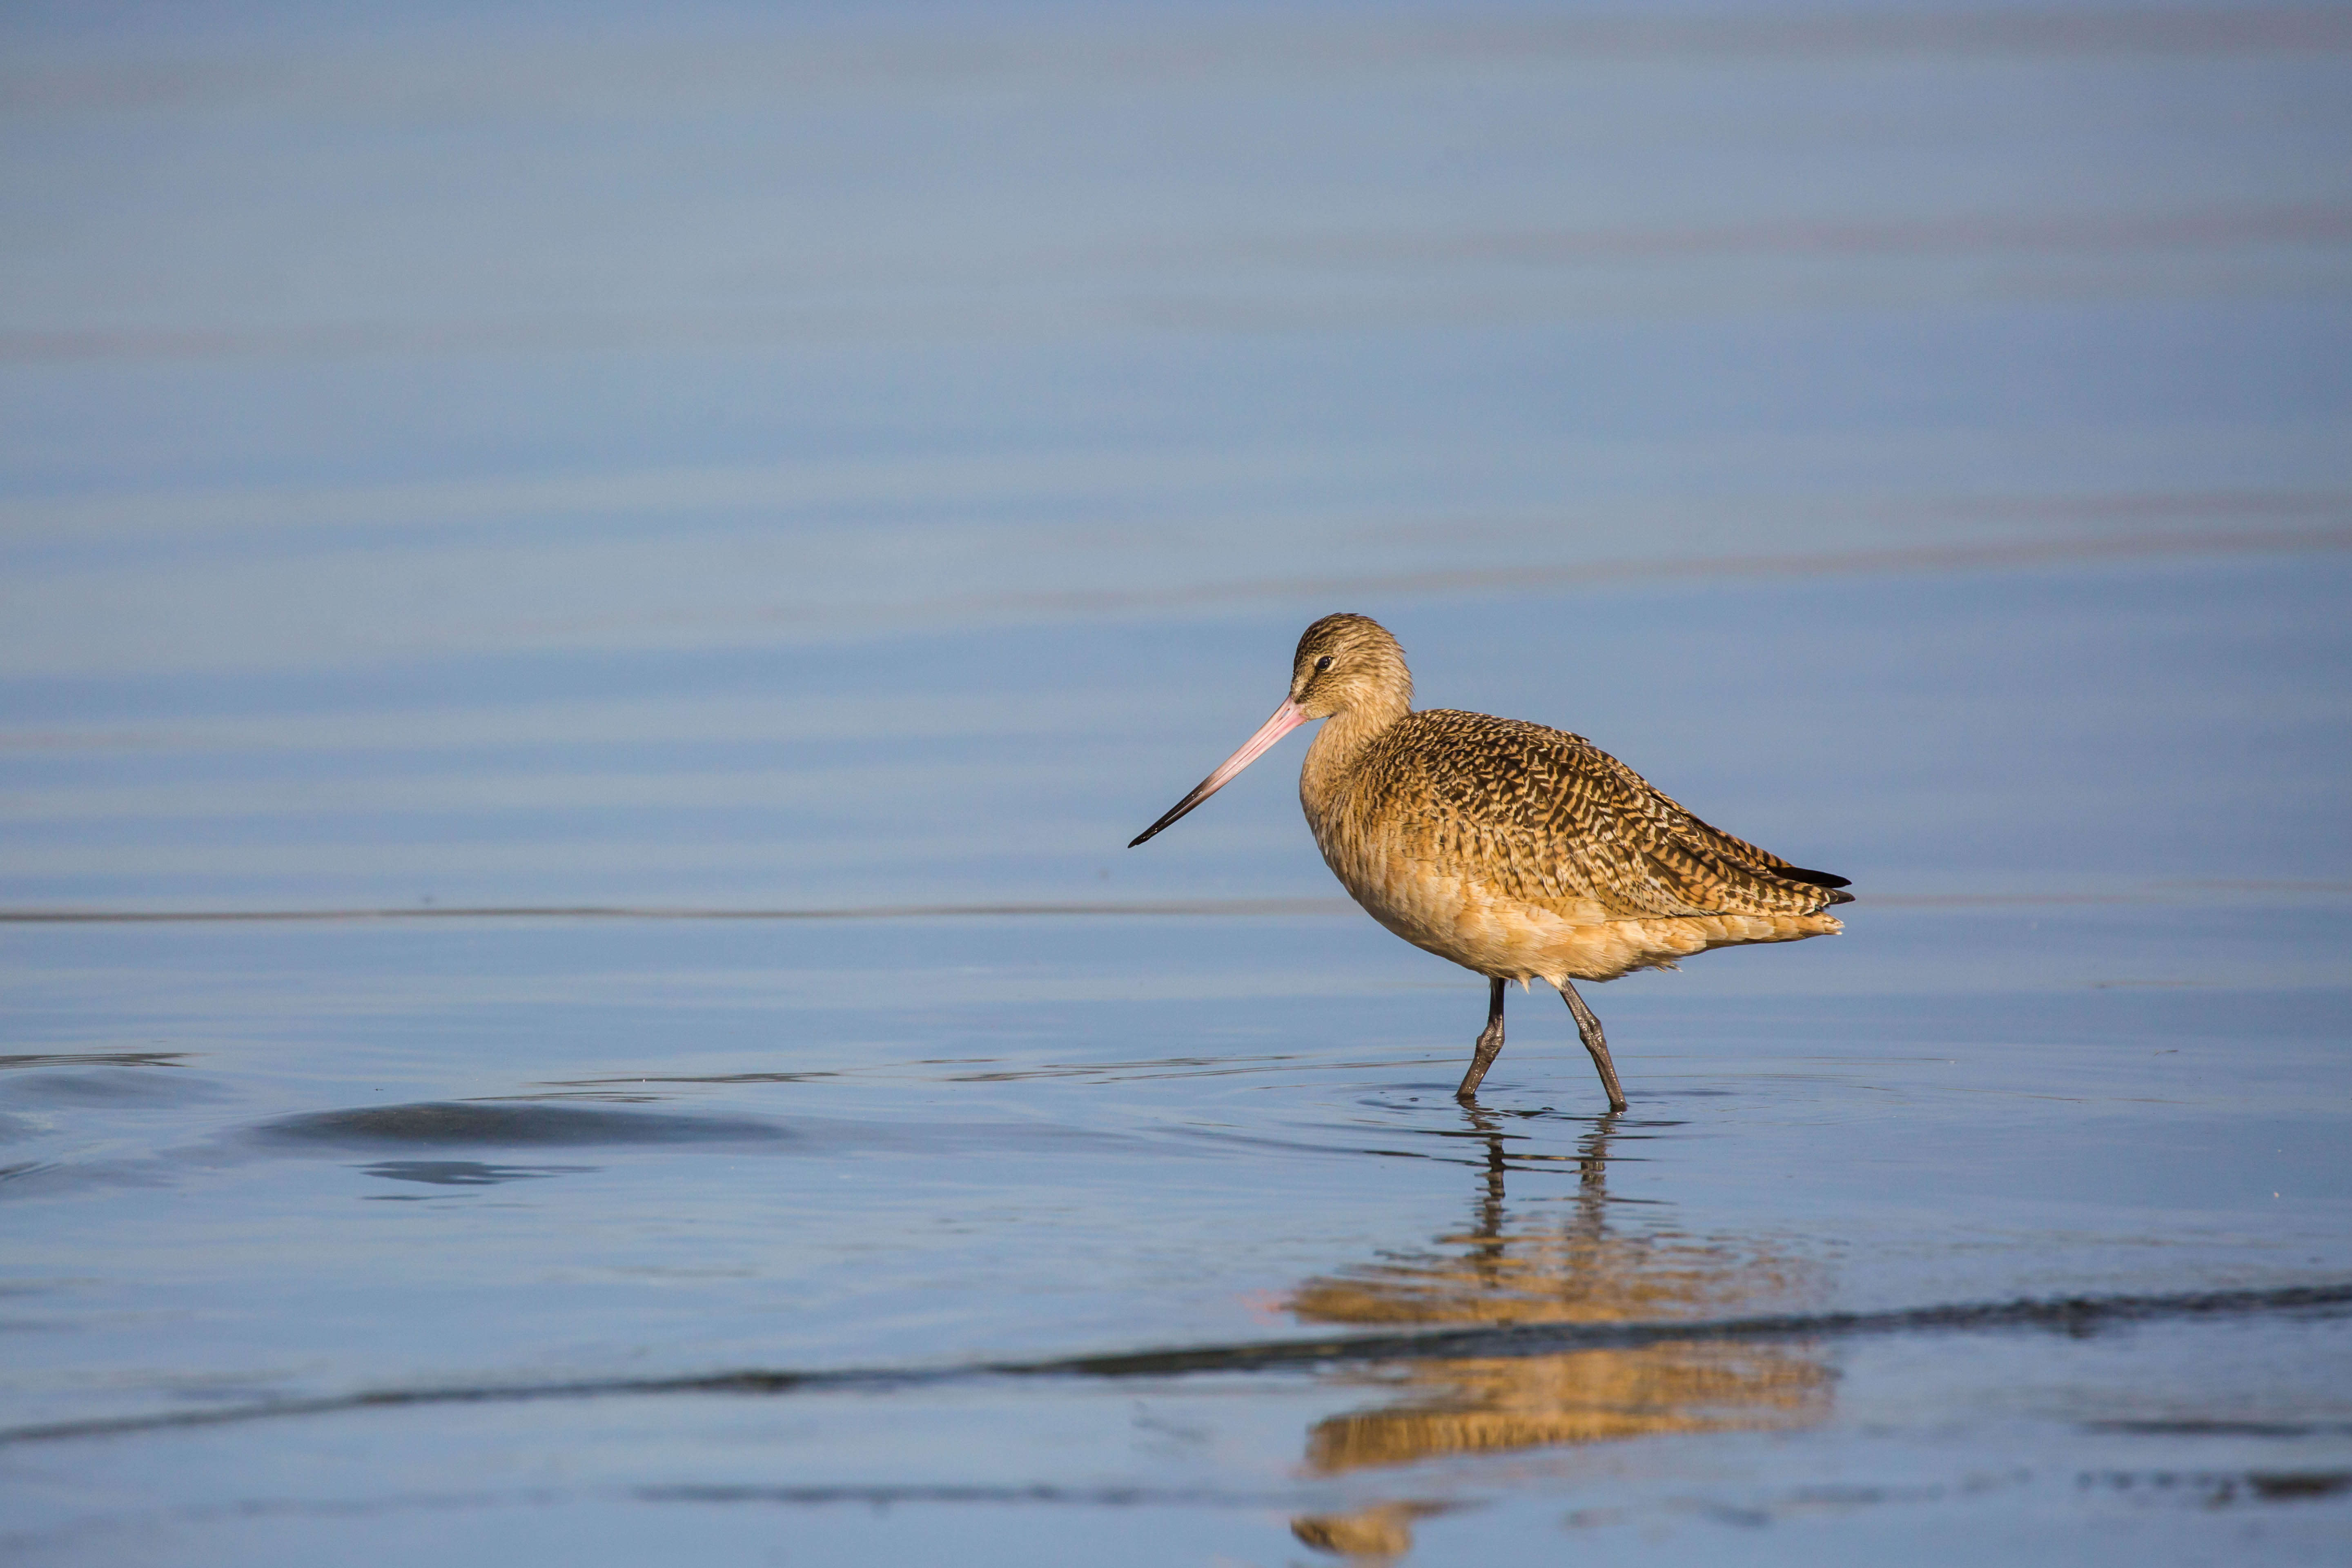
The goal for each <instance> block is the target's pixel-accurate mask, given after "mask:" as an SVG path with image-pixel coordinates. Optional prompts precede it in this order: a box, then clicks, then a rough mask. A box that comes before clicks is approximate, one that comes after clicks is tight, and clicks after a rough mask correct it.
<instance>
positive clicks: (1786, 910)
mask: <svg viewBox="0 0 2352 1568" xmlns="http://www.w3.org/2000/svg"><path fill="white" fill-rule="evenodd" d="M1313 719H1321V720H1324V721H1325V722H1324V725H1323V728H1322V731H1321V732H1320V733H1318V735H1317V736H1316V737H1315V741H1314V743H1313V744H1312V745H1310V746H1309V747H1308V748H1307V761H1306V765H1305V766H1304V767H1303V768H1302V769H1301V770H1300V773H1299V781H1298V793H1299V799H1300V802H1301V804H1303V805H1305V807H1306V809H1307V825H1308V826H1310V827H1311V828H1312V829H1313V830H1314V833H1315V842H1316V844H1317V846H1318V847H1320V848H1321V850H1322V851H1323V858H1324V861H1325V863H1326V864H1328V866H1329V867H1330V868H1331V870H1332V872H1333V874H1335V875H1336V876H1338V878H1339V880H1340V882H1341V883H1342V884H1343V885H1344V886H1345V887H1346V888H1347V889H1348V891H1349V893H1350V894H1352V895H1354V897H1355V899H1356V901H1357V902H1358V903H1360V904H1361V905H1363V907H1364V909H1365V910H1366V912H1368V913H1369V914H1370V915H1371V917H1372V918H1373V919H1374V920H1376V921H1380V922H1381V924H1382V925H1384V926H1386V927H1387V928H1388V929H1389V930H1391V931H1394V932H1396V933H1397V934H1398V935H1399V936H1401V937H1402V938H1404V939H1405V940H1406V941H1407V942H1412V943H1413V944H1414V945H1415V946H1417V947H1422V948H1426V949H1427V950H1428V951H1430V952H1434V953H1436V954H1438V955H1439V956H1440V957H1442V958H1448V959H1451V960H1453V961H1454V963H1459V964H1462V965H1463V966H1464V967H1465V968H1468V969H1473V970H1475V971H1477V972H1478V973H1481V974H1484V975H1486V976H1487V977H1488V979H1489V980H1490V981H1491V982H1492V989H1491V992H1490V997H1489V1006H1488V1016H1487V1025H1486V1033H1485V1034H1482V1035H1481V1036H1480V1037H1479V1039H1478V1047H1477V1052H1476V1055H1475V1058H1473V1060H1472V1062H1471V1066H1470V1070H1469V1072H1468V1073H1467V1074H1466V1075H1465V1077H1464V1079H1463V1081H1462V1087H1461V1089H1459V1090H1458V1091H1457V1093H1458V1094H1459V1095H1460V1096H1461V1097H1462V1098H1463V1099H1465V1100H1466V1099H1468V1098H1469V1097H1470V1096H1471V1095H1472V1094H1473V1093H1475V1091H1476V1089H1477V1086H1478V1083H1479V1080H1480V1079H1482V1078H1484V1077H1485V1075H1486V1068H1487V1066H1488V1065H1489V1064H1491V1063H1492V1062H1493V1060H1494V1058H1495V1057H1496V1055H1497V1054H1498V1053H1499V1052H1500V1051H1501V1049H1502V1043H1503V1023H1502V1020H1503V985H1504V983H1505V982H1507V981H1511V980H1517V981H1519V982H1521V983H1523V984H1524V983H1525V982H1528V981H1529V980H1535V979H1542V980H1547V981H1549V982H1550V983H1551V984H1554V985H1556V986H1558V987H1559V991H1560V994H1561V995H1562V997H1563V998H1565V999H1566V1000H1567V1002H1568V1005H1569V1007H1570V1010H1571V1011H1572V1012H1573V1013H1574V1014H1575V1015H1576V1019H1577V1026H1578V1032H1579V1034H1580V1035H1581V1036H1582V1037H1583V1039H1584V1044H1585V1046H1586V1047H1587V1049H1588V1050H1590V1051H1591V1055H1592V1058H1593V1063H1594V1066H1595V1067H1596V1068H1598V1069H1599V1070H1600V1073H1601V1082H1602V1084H1603V1086H1604V1087H1605V1088H1607V1089H1608V1090H1609V1099H1610V1103H1611V1108H1612V1110H1622V1108H1623V1106H1624V1103H1625V1102H1624V1097H1623V1094H1622V1091H1621V1090H1620V1089H1619V1088H1618V1085H1617V1078H1616V1069H1615V1068H1614V1066H1613V1065H1612V1062H1611V1060H1610V1057H1609V1051H1608V1046H1607V1043H1606V1040H1605V1039H1604V1037H1602V1034H1601V1024H1600V1020H1599V1019H1597V1018H1595V1017H1593V1016H1592V1014H1591V1009H1589V1008H1587V1007H1586V1006H1585V1005H1583V999H1582V998H1581V997H1580V996H1579V995H1578V994H1577V993H1576V988H1575V986H1574V984H1573V982H1574V981H1578V980H1593V981H1602V980H1614V979H1616V978H1617V977H1618V976H1620V975H1622V974H1628V973H1632V972H1633V971H1634V970H1637V969H1648V968H1654V967H1668V968H1671V967H1672V966H1673V965H1674V963H1675V961H1676V960H1677V959H1681V958H1685V957H1688V956H1689V955H1690V954H1692V953H1695V952H1705V951H1706V949H1708V948H1713V947H1728V946H1734V945H1738V944H1740V943H1745V942H1794V941H1798V940H1801V939H1802V938H1804V937H1809V936H1822V935H1827V934H1831V933H1833V932H1835V931H1839V930H1841V929H1842V928H1841V926H1840V925H1839V922H1838V921H1837V920H1836V919H1835V918H1833V917H1832V916H1831V915H1829V914H1827V913H1826V912H1824V911H1825V910H1828V909H1829V908H1830V906H1832V905H1833V904H1842V903H1848V902H1851V901H1852V900H1851V897H1850V895H1848V894H1845V893H1841V892H1838V891H1836V890H1835V889H1838V888H1841V887H1843V886H1844V879H1843V878H1839V877H1833V876H1831V875H1829V874H1828V873H1826V872H1821V871H1809V870H1806V869H1804V868H1801V867H1797V866H1792V865H1790V863H1789V862H1788V861H1786V860H1783V859H1781V858H1780V857H1779V856H1777V855H1771V854H1768V853H1767V852H1766V851H1764V850H1762V849H1759V848H1758V847H1756V846H1755V845H1753V844H1750V843H1748V842H1747V841H1746V840H1745V839H1741V838H1735V837H1732V836H1731V835H1730V834H1728V833H1725V832H1723V831H1722V830H1721V829H1719V828H1717V827H1714V826H1710V825H1708V824H1707V823H1705V822H1702V821H1701V820H1699V818H1697V817H1696V816H1692V815H1691V813H1690V812H1688V811H1686V810H1685V809H1684V808H1683V806H1682V805H1680V804H1678V803H1677V802H1675V800H1673V799H1672V798H1670V797H1669V796H1667V795H1664V794H1662V793H1661V792H1660V791H1658V790H1656V789H1654V788H1653V787H1652V786H1651V785H1650V784H1649V783H1648V781H1647V780H1645V779H1643V777H1642V776H1641V775H1640V774H1639V773H1635V772H1633V769H1631V768H1629V767H1627V766H1626V765H1625V764H1624V763H1621V762H1619V761H1618V760H1617V759H1616V758H1614V757H1612V756H1611V755H1609V753H1608V752H1603V751H1602V750H1601V749H1600V748H1599V747H1598V746H1595V745H1594V744H1593V743H1592V742H1590V741H1588V740H1586V739H1584V737H1582V736H1581V735H1571V734H1568V733H1566V732H1564V731H1559V730H1552V729H1547V728H1546V727H1545V726H1543V725H1541V724H1529V723H1525V722H1522V721H1518V720H1516V719H1495V718H1489V717H1488V716H1486V714H1483V713H1461V712H1454V711H1452V710H1445V709H1437V710H1431V711H1428V712H1421V713H1416V712H1413V711H1412V672H1411V671H1410V670H1408V669H1407V668H1405V662H1404V651H1403V649H1402V648H1401V647H1398V646H1397V642H1396V639H1395V638H1394V637H1391V636H1390V635H1389V633H1388V631H1387V629H1386V628H1384V627H1383V626H1381V625H1380V624H1379V623H1378V622H1376V621H1373V620H1371V619H1370V618H1369V617H1367V616H1349V615H1339V616H1324V617H1323V618H1322V619H1321V620H1319V621H1317V622H1316V623H1315V624H1314V625H1313V626H1309V627H1307V632H1306V635H1305V636H1304V637H1300V638H1299V640H1298V651H1297V655H1296V656H1295V658H1293V660H1292V664H1291V682H1290V696H1289V698H1288V700H1286V701H1285V702H1284V704H1283V705H1282V707H1281V708H1279V709H1277V710H1276V711H1275V715H1274V717H1273V718H1272V719H1269V720H1268V721H1266V723H1265V728H1263V729H1261V730H1260V731H1258V733H1257V734H1256V735H1255V736H1254V737H1252V739H1251V741H1250V742H1249V743H1248V744H1247V745H1244V747H1243V748H1242V750H1241V751H1239V752H1235V753H1234V755H1233V757H1232V758H1230V759H1228V760H1227V762H1226V763H1224V765H1223V767H1221V768H1219V769H1218V770H1217V772H1215V773H1212V774H1210V775H1209V777H1207V778H1206V779H1203V780H1202V782H1201V784H1200V786H1199V787H1198V788H1196V789H1194V790H1193V791H1192V794H1191V795H1186V796H1185V797H1184V799H1183V800H1181V801H1180V802H1178V803H1177V805H1176V806H1175V807H1174V808H1173V809H1172V810H1171V811H1170V812H1169V813H1168V815H1167V816H1163V817H1161V818H1160V820H1159V821H1158V822H1156V823H1154V824H1152V826H1150V828H1148V829H1146V830H1145V831H1144V832H1143V834H1141V835H1140V836H1139V837H1138V838H1137V839H1136V840H1135V842H1136V843H1137V844H1140V843H1142V842H1143V840H1144V839H1146V838H1149V837H1151V836H1152V835H1153V834H1155V833H1157V832H1159V831H1160V829H1161V828H1163V827H1165V826H1168V825H1169V824H1170V823H1171V822H1173V821H1175V820H1176V819H1177V818H1178V817H1180V816H1183V815H1184V814H1185V813H1186V812H1188V811H1191V810H1192V808H1193V807H1194V806H1196V805H1199V804H1200V803H1201V802H1202V801H1203V800H1206V799H1207V798H1208V797H1209V796H1210V795H1213V794H1214V793H1215V792H1216V791H1217V790H1218V789H1220V788H1222V787H1223V785H1224V784H1225V782H1226V781H1227V780H1229V779H1231V778H1232V777H1233V776H1234V774H1235V773H1239V772H1240V771H1241V770H1242V769H1243V768H1244V767H1246V766H1247V765H1248V764H1249V763H1250V762H1251V761H1252V760H1253V759H1255V757H1256V756H1258V755H1259V754H1260V753H1261V752H1264V751H1265V749H1266V748H1267V747H1268V746H1270V745H1272V744H1273V743H1274V742H1275V741H1276V740H1278V739H1280V738H1281V736H1282V735H1283V734H1284V733H1285V732H1286V731H1288V730H1290V729H1292V728H1294V727H1296V726H1297V725H1298V724H1300V723H1303V722H1305V721H1308V720H1313Z"/></svg>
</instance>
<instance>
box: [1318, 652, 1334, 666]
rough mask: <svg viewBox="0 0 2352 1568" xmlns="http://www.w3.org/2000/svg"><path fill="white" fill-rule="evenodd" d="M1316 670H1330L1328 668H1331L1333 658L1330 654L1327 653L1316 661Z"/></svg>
mask: <svg viewBox="0 0 2352 1568" xmlns="http://www.w3.org/2000/svg"><path fill="white" fill-rule="evenodd" d="M1315 668H1318V669H1328V668H1331V656H1330V655H1329V654H1328V653H1327V654H1325V655H1324V656H1323V657H1322V658H1318V659H1317V660H1316V661H1315Z"/></svg>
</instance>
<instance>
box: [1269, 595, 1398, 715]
mask: <svg viewBox="0 0 2352 1568" xmlns="http://www.w3.org/2000/svg"><path fill="white" fill-rule="evenodd" d="M1290 700H1291V701H1292V702H1293V703H1295V704H1297V708H1298V711H1299V712H1300V713H1301V714H1302V715H1303V716H1305V717H1306V718H1308V719H1328V718H1329V717H1330V716H1331V715H1332V714H1334V713H1341V712H1346V711H1349V710H1373V711H1378V710H1390V711H1391V712H1392V713H1395V714H1400V715H1401V714H1402V713H1403V712H1405V711H1406V710H1408V709H1410V708H1411V707H1412V671H1411V670H1409V669H1407V668H1405V663H1404V649H1402V647H1398V646H1397V640H1396V638H1394V637H1391V636H1390V635H1389V629H1388V628H1387V627H1386V626H1382V625H1381V623H1380V622H1378V621H1376V620H1374V619H1372V618H1371V616H1349V615H1339V616H1324V617H1323V618H1322V619H1321V620H1319V621H1318V622H1316V623H1315V624H1314V625H1313V626H1309V627H1307V630H1306V633H1305V634H1304V635H1303V636H1301V637H1299V639H1298V651H1297V653H1296V654H1294V655H1293V656H1292V657H1291V660H1290Z"/></svg>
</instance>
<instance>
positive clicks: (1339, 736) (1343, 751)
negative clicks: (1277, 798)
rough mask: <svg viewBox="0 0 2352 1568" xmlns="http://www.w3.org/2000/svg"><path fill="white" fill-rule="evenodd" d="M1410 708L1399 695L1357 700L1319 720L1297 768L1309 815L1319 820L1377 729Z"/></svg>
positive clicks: (1381, 729)
mask: <svg viewBox="0 0 2352 1568" xmlns="http://www.w3.org/2000/svg"><path fill="white" fill-rule="evenodd" d="M1410 711H1412V708H1411V705H1410V703H1409V702H1408V701H1407V700H1406V699H1405V698H1403V697H1402V696H1400V697H1397V698H1395V699H1393V700H1387V701H1377V702H1358V703H1352V704H1350V705H1349V706H1348V707H1346V708H1343V709H1341V710H1339V712H1337V713H1334V714H1332V715H1331V716H1330V717H1329V718H1328V719H1326V720H1324V721H1323V728H1322V729H1321V730H1319V731H1316V735H1315V740H1314V742H1313V743H1312V744H1310V745H1309V746H1308V747H1307V762H1306V765H1305V766H1303V767H1301V768H1300V769H1299V771H1298V798H1299V800H1300V801H1301V803H1303V804H1304V805H1306V807H1307V816H1309V817H1312V818H1315V819H1318V820H1320V819H1321V818H1322V816H1324V814H1325V813H1326V812H1327V811H1328V809H1329V807H1330V806H1331V805H1332V804H1333V803H1334V802H1335V801H1336V800H1337V799H1338V797H1339V794H1340V793H1341V792H1342V791H1343V790H1345V789H1346V788H1347V785H1348V776H1349V773H1350V772H1352V771H1353V769H1354V768H1355V766H1356V764H1357V763H1359V762H1360V761H1362V760H1363V755H1364V751H1365V749H1366V748H1367V747H1369V746H1370V744H1371V743H1372V742H1374V741H1376V740H1378V739H1379V738H1380V734H1381V731H1383V730H1385V729H1387V728H1388V727H1389V726H1390V725H1391V724H1393V723H1395V722H1396V721H1398V720H1400V719H1402V718H1403V717H1404V716H1405V715H1406V714H1407V713H1408V712H1410Z"/></svg>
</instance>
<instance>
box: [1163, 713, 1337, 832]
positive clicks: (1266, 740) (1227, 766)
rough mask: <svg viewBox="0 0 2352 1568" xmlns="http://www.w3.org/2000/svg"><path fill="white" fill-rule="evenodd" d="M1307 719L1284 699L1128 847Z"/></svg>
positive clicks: (1220, 785)
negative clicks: (1211, 771) (1239, 748)
mask: <svg viewBox="0 0 2352 1568" xmlns="http://www.w3.org/2000/svg"><path fill="white" fill-rule="evenodd" d="M1306 722H1307V715H1306V714H1304V713H1301V712H1300V711H1299V710H1298V704H1297V703H1296V702H1289V701H1286V702H1284V703H1283V705H1282V706H1281V707H1279V708H1277V709H1276V710H1274V717H1273V718H1271V719H1268V720H1267V721H1265V723H1264V724H1263V725H1261V726H1260V727H1259V729H1258V732H1257V733H1256V734H1255V735H1252V736H1251V737H1250V738H1249V739H1248V740H1247V741H1246V742H1244V743H1243V745H1242V749H1241V750H1240V751H1238V752H1234V754H1233V755H1232V756H1230V757H1227V758H1226V759H1225V760H1224V761H1223V762H1222V763H1218V764H1217V771H1216V772H1215V773H1211V774H1210V775H1209V776H1208V777H1207V778H1204V779H1202V781H1201V782H1200V783H1199V784H1194V785H1193V786H1192V794H1191V795H1186V796H1185V797H1184V798H1183V799H1182V800H1180V801H1178V802H1177V803H1176V804H1175V805H1171V806H1170V807H1169V808H1168V815H1167V816H1163V817H1161V818H1160V820H1159V821H1157V822H1155V823H1153V824H1152V825H1151V826H1149V827H1147V828H1145V829H1144V830H1143V831H1142V832H1140V833H1139V834H1137V835H1136V836H1135V837H1133V838H1132V839H1130V840H1129V842H1128V846H1127V847H1129V849H1132V848H1134V847H1136V846H1137V845H1138V844H1140V843H1142V842H1143V841H1144V840H1145V839H1147V838H1149V837H1151V836H1152V835H1153V834H1155V833H1157V832H1159V831H1160V829H1161V828H1163V827H1165V826H1168V825H1169V824H1170V823H1171V822H1173V821H1175V820H1176V819H1177V818H1178V817H1180V816H1183V815H1184V814H1185V813H1186V812H1188V811H1190V810H1192V808H1193V807H1194V806H1196V805H1200V804H1201V803H1202V801H1204V800H1206V799H1208V798H1209V797H1210V796H1211V795H1214V794H1216V793H1217V792H1218V791H1219V790H1221V789H1223V788H1224V787H1225V785H1227V784H1231V783H1232V782H1233V778H1234V774H1235V773H1240V772H1241V771H1242V770H1243V769H1244V768H1245V767H1247V766H1249V765H1250V764H1251V763H1254V762H1255V761H1257V760H1258V758H1260V757H1262V756H1264V755H1265V751H1266V748H1267V747H1269V746H1271V745H1273V744H1274V743H1275V742H1276V741H1279V740H1281V739H1282V738H1283V737H1284V736H1285V735H1287V734H1289V733H1290V732H1291V731H1293V730H1296V729H1297V728H1298V726H1300V725H1301V724H1304V723H1306Z"/></svg>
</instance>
